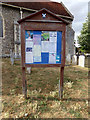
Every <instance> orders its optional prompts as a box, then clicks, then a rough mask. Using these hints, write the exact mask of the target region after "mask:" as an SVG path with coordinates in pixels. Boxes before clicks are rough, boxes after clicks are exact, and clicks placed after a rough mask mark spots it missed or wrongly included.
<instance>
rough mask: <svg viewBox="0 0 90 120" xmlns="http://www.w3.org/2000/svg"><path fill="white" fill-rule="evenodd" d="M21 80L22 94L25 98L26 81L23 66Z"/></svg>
mask: <svg viewBox="0 0 90 120" xmlns="http://www.w3.org/2000/svg"><path fill="white" fill-rule="evenodd" d="M22 82H23V86H22V87H23V94H24V97H25V98H27V81H26V76H25V67H22Z"/></svg>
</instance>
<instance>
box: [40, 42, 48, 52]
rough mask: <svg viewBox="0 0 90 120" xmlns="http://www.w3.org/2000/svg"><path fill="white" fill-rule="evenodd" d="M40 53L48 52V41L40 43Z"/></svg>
mask: <svg viewBox="0 0 90 120" xmlns="http://www.w3.org/2000/svg"><path fill="white" fill-rule="evenodd" d="M41 45H42V52H49V41H42V43H41Z"/></svg>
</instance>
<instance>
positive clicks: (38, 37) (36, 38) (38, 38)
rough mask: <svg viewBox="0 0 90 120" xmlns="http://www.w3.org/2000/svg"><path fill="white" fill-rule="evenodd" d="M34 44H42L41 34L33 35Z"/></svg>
mask: <svg viewBox="0 0 90 120" xmlns="http://www.w3.org/2000/svg"><path fill="white" fill-rule="evenodd" d="M33 44H34V45H41V35H40V34H37V35H36V34H34V35H33Z"/></svg>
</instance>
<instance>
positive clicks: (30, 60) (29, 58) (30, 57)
mask: <svg viewBox="0 0 90 120" xmlns="http://www.w3.org/2000/svg"><path fill="white" fill-rule="evenodd" d="M26 63H33V54H32V53H31V52H26Z"/></svg>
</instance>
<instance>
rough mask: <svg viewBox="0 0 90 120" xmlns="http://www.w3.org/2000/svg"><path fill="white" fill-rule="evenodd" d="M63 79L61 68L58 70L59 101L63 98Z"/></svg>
mask: <svg viewBox="0 0 90 120" xmlns="http://www.w3.org/2000/svg"><path fill="white" fill-rule="evenodd" d="M63 77H64V67H61V70H60V94H59V95H60V96H59V97H60V99H62V98H63Z"/></svg>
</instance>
